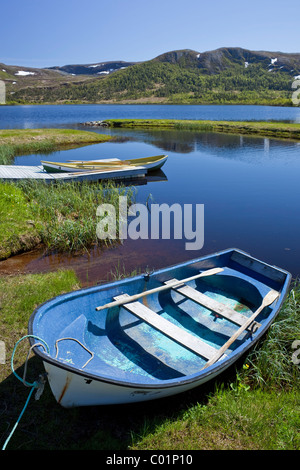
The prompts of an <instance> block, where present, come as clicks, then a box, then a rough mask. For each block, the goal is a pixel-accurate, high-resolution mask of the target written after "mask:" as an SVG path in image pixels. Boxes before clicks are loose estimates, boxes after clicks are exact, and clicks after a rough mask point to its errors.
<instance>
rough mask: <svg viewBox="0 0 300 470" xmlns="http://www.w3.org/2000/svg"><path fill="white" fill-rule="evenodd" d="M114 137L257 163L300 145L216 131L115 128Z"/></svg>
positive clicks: (186, 151)
mask: <svg viewBox="0 0 300 470" xmlns="http://www.w3.org/2000/svg"><path fill="white" fill-rule="evenodd" d="M111 134H112V135H118V136H120V137H121V135H122V136H125V135H126V136H127V137H128V138H129V139H130V140H134V141H138V142H145V143H151V145H154V146H155V147H157V148H159V149H161V150H163V151H165V152H174V153H185V154H187V153H192V152H205V153H206V154H209V155H212V156H214V157H221V158H226V159H232V160H239V161H243V162H245V163H246V162H251V161H253V160H254V159H255V161H256V162H257V163H258V162H259V161H260V160H263V159H265V158H266V156H268V155H269V153H270V152H272V158H273V157H274V158H276V154H277V150H278V152H279V155H280V156H281V157H282V150H284V151H286V152H287V153H288V151H289V149H292V150H293V149H295V146H296V147H299V148H300V144H299V143H297V142H292V141H287V140H280V139H278V140H276V139H273V138H272V139H269V138H266V137H257V136H245V135H237V134H224V133H217V132H200V131H184V130H170V129H168V130H167V129H157V130H153V129H151V130H146V129H143V130H140V129H138V130H132V129H113V130H112V132H111Z"/></svg>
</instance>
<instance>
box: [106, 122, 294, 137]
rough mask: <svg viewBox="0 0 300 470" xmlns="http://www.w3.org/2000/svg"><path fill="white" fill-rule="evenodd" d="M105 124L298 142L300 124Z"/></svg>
mask: <svg viewBox="0 0 300 470" xmlns="http://www.w3.org/2000/svg"><path fill="white" fill-rule="evenodd" d="M105 122H106V123H107V124H108V125H109V126H111V127H131V128H143V129H147V128H148V129H151V128H153V129H155V128H159V129H178V130H180V129H184V130H193V131H203V132H225V133H230V134H248V135H258V136H264V137H274V138H281V139H282V138H284V139H294V140H300V124H288V123H285V122H275V123H274V122H242V121H196V120H195V121H193V120H176V119H108V120H107V121H105Z"/></svg>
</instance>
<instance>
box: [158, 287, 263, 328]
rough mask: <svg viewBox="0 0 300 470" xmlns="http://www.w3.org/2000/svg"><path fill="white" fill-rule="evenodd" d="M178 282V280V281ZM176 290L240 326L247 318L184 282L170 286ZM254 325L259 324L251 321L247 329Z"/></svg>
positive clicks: (257, 325)
mask: <svg viewBox="0 0 300 470" xmlns="http://www.w3.org/2000/svg"><path fill="white" fill-rule="evenodd" d="M175 281H176V279H170V280H169V281H166V282H165V284H166V285H167V284H170V283H172V284H174V282H175ZM178 282H180V281H178ZM172 289H174V290H175V291H176V292H178V293H179V294H181V295H183V296H185V297H187V298H188V299H190V300H193V301H194V302H196V303H198V304H200V305H202V306H203V307H206V308H208V309H209V310H211V311H213V312H215V313H217V314H218V315H220V316H222V317H224V318H226V319H227V320H230V321H231V322H233V323H235V324H236V325H238V326H242V325H243V324H244V323H245V322H246V321H247V320H248V317H246V316H245V315H242V314H241V313H239V312H236V311H235V310H233V309H232V308H230V307H228V306H227V305H224V304H222V303H221V302H218V301H216V300H214V299H212V298H211V297H208V296H207V295H205V294H202V292H199V291H197V290H196V289H193V288H192V287H190V286H187V285H185V284H180V285H179V286H177V287H172ZM254 325H255V328H257V327H259V326H261V325H260V323H257V322H253V323H251V325H249V326H248V328H247V329H248V330H252V328H253V326H254Z"/></svg>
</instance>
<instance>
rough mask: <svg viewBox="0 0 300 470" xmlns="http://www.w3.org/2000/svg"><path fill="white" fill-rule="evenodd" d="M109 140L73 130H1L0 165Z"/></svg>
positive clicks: (95, 134) (96, 134)
mask: <svg viewBox="0 0 300 470" xmlns="http://www.w3.org/2000/svg"><path fill="white" fill-rule="evenodd" d="M110 139H111V137H110V136H107V135H102V134H98V133H96V132H86V131H79V130H73V129H3V130H0V164H1V165H10V164H12V163H13V159H14V157H15V156H17V155H26V154H29V153H50V152H54V151H55V150H60V149H65V148H71V147H74V146H81V145H88V144H95V143H101V142H106V141H108V140H110Z"/></svg>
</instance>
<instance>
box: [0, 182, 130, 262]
mask: <svg viewBox="0 0 300 470" xmlns="http://www.w3.org/2000/svg"><path fill="white" fill-rule="evenodd" d="M125 193H126V195H127V198H128V203H131V202H132V199H133V197H134V191H133V188H125V187H120V186H117V185H116V184H115V183H113V182H95V183H94V184H90V183H89V182H82V183H80V184H79V183H76V182H60V183H59V184H57V185H54V184H47V183H45V182H44V181H39V180H36V181H35V180H32V181H23V182H19V183H0V222H1V223H0V260H1V259H2V260H3V259H6V258H8V257H10V256H12V255H15V254H18V253H22V252H26V251H29V250H31V249H34V248H36V247H38V246H39V245H41V247H42V248H44V249H46V250H48V251H51V252H53V251H55V252H62V253H74V252H76V251H82V250H87V249H89V248H91V247H92V246H94V245H101V246H104V245H107V244H110V243H113V242H114V240H110V239H109V237H108V238H106V239H104V240H100V239H98V238H97V233H96V228H97V222H98V220H97V219H98V218H97V215H96V212H97V207H98V206H99V205H100V204H112V205H113V207H114V208H115V211H116V215H117V217H118V207H119V195H124V194H125ZM130 201H131V202H130ZM116 225H117V227H118V222H117V224H116Z"/></svg>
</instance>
